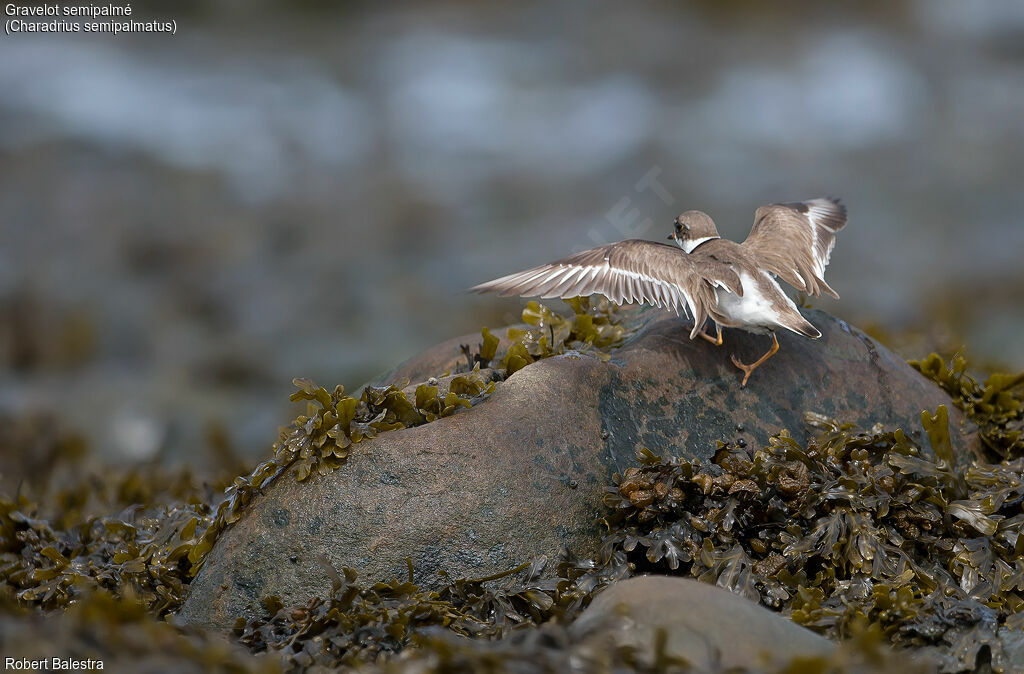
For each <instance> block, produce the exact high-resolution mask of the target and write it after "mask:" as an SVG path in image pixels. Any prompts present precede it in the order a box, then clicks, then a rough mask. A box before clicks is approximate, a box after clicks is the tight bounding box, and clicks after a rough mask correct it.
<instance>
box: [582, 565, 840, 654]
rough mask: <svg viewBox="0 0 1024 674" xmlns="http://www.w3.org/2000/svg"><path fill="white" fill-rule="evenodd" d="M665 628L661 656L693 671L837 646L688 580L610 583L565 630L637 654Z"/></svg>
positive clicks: (718, 590) (728, 594) (826, 651)
mask: <svg viewBox="0 0 1024 674" xmlns="http://www.w3.org/2000/svg"><path fill="white" fill-rule="evenodd" d="M659 629H663V630H664V631H665V637H666V642H665V654H666V655H668V656H670V657H673V658H680V659H683V660H685V661H687V662H689V663H691V664H692V665H693V666H694V668H695V669H696V670H697V671H716V668H717V667H720V668H721V669H723V670H728V669H729V668H731V667H737V668H740V667H751V666H753V665H754V664H756V663H758V662H764V663H769V662H771V663H776V664H781V663H786V662H789V661H791V660H792V659H793V658H828V657H829V656H831V655H832V654H833V653H834V652H835V650H836V644H834V643H833V642H831V641H829V640H828V639H826V638H824V637H822V636H819V635H817V634H815V633H814V632H812V631H810V630H809V629H807V628H805V627H801V626H800V625H797V624H796V623H794V622H793V621H791V620H789V619H788V618H784V617H782V616H781V615H779V614H778V613H775V612H773V611H770V610H768V609H766V608H764V607H763V606H760V605H758V604H757V603H756V602H752V601H750V600H748V599H744V598H743V597H740V596H739V595H736V594H733V593H732V592H730V591H728V590H724V589H722V588H720V587H715V586H714V585H710V584H708V583H702V582H700V581H697V580H692V579H689V578H672V577H669V576H641V577H638V578H630V579H628V580H623V581H619V582H617V583H613V584H612V585H611V586H610V587H608V588H607V589H606V590H604V591H603V592H601V594H599V595H598V596H597V598H596V599H594V602H593V603H592V604H591V605H590V607H588V608H587V610H586V611H585V612H584V613H583V614H582V615H581V616H580V617H579V618H578V619H577V620H576V622H575V623H573V625H572V626H571V627H570V632H571V633H572V634H573V635H574V636H576V637H577V638H582V639H583V640H585V641H593V642H595V643H602V642H607V641H611V640H618V641H619V643H629V644H632V645H634V646H635V647H636V648H637V649H638V650H639V651H641V652H643V651H644V650H645V649H649V648H650V646H651V644H653V643H655V640H656V636H655V633H656V631H657V630H659Z"/></svg>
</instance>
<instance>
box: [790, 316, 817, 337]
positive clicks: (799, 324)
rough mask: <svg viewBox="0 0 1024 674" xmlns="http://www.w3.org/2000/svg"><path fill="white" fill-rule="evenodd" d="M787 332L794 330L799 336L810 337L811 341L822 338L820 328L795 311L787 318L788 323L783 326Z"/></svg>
mask: <svg viewBox="0 0 1024 674" xmlns="http://www.w3.org/2000/svg"><path fill="white" fill-rule="evenodd" d="M782 326H783V327H784V328H786V329H787V330H792V331H793V332H795V333H797V334H798V335H803V336H804V337H810V338H811V339H817V338H818V337H821V331H820V330H818V328H816V327H814V326H813V325H811V323H810V322H809V321H808V320H807V319H806V318H804V317H803V316H801V315H800V312H798V311H794V312H792V315H791V316H786V321H785V322H784V323H783V324H782Z"/></svg>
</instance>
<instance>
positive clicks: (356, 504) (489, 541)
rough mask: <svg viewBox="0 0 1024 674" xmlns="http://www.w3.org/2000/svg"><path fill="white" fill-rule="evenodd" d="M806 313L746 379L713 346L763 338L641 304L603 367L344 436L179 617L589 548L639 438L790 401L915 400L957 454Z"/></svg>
mask: <svg viewBox="0 0 1024 674" xmlns="http://www.w3.org/2000/svg"><path fill="white" fill-rule="evenodd" d="M806 315H807V318H808V319H809V320H810V321H811V322H813V323H814V324H815V325H816V326H817V327H818V328H819V329H820V330H821V332H822V337H821V339H819V340H817V341H811V340H808V339H804V338H802V337H798V336H795V335H790V334H782V335H779V342H780V344H781V350H780V352H779V353H778V354H777V355H776V356H775V357H774V358H772V359H771V360H769V361H768V362H767V363H766V364H765V365H764V366H762V367H761V368H760V369H759V370H757V371H756V372H755V373H754V374H753V376H752V377H751V379H750V382H749V383H748V384H747V386H746V388H740V385H739V384H740V379H741V376H742V373H741V372H739V371H738V370H737V369H736V368H734V367H733V365H732V364H731V363H730V361H729V356H730V354H731V353H735V354H737V356H739V357H740V358H741V359H743V360H745V361H748V362H749V361H752V360H753V359H755V358H756V357H757V356H759V355H760V354H761V353H762V352H763V351H764V350H765V349H766V348H767V347H768V345H769V340H768V339H767V338H766V337H763V336H755V335H750V334H748V333H745V332H742V331H735V330H730V331H727V332H726V337H725V338H726V342H725V345H724V346H723V347H715V346H713V345H711V344H709V343H707V342H705V341H703V340H695V341H690V340H689V339H688V337H687V335H688V332H689V326H688V325H687V324H686V323H685V322H684V321H683V320H681V319H678V318H675V317H670V316H665V315H659V314H656V313H652V312H645V313H643V314H640V315H638V316H634V317H633V318H632V319H631V320H633V321H635V322H636V324H637V325H638V326H639V327H638V329H637V332H636V333H635V334H634V335H633V336H632V337H631V338H630V339H629V340H628V341H627V342H626V343H625V344H624V345H622V346H621V347H620V348H618V349H615V350H613V351H612V358H611V359H610V360H608V361H607V362H605V361H602V360H600V359H598V358H596V357H591V356H586V355H584V356H580V355H564V356H557V357H552V358H548V359H544V360H541V361H538V362H536V363H533V364H531V365H528V366H527V367H525V368H523V369H522V370H520V371H518V372H516V373H515V374H514V375H512V376H511V377H509V378H508V379H507V380H505V381H503V382H500V383H498V384H497V389H496V391H495V392H494V394H493V395H491V396H490V397H489V398H488V399H486V400H484V401H483V402H481V403H479V404H478V405H476V406H475V407H473V408H472V409H467V410H464V411H462V412H460V413H459V414H456V415H454V416H451V417H446V418H442V419H439V420H437V421H435V422H432V423H429V424H426V425H424V426H420V427H416V428H408V429H405V430H400V431H390V432H385V433H381V434H380V435H379V436H377V437H376V438H375V439H373V440H368V441H364V442H362V443H359V444H358V445H355V446H354V447H353V452H352V454H351V456H350V458H349V461H348V463H347V464H346V465H344V466H342V467H341V468H340V469H339V470H337V471H335V472H334V473H332V474H329V475H326V476H317V475H314V476H312V477H310V479H308V480H306V481H304V482H298V481H296V480H295V479H294V477H293V476H292V475H290V474H285V475H283V476H282V477H281V478H280V479H278V480H277V481H275V482H274V483H272V484H271V485H269V486H268V487H267V488H266V490H265V492H264V493H263V494H262V496H260V497H258V498H256V499H254V501H253V502H252V503H251V504H250V505H249V507H248V508H247V510H246V512H245V513H244V515H243V517H242V519H241V520H240V521H238V522H237V523H236V524H235V525H234V526H233V527H232V528H230V529H229V530H227V531H226V532H225V533H224V534H223V535H222V537H221V538H220V540H219V541H218V542H217V544H216V545H215V546H214V549H213V551H212V552H211V553H210V556H209V558H208V559H207V562H206V565H205V566H204V568H203V569H202V571H201V572H200V573H199V575H198V576H197V577H196V579H195V582H194V583H193V584H192V587H191V591H190V596H189V598H188V600H187V601H186V603H185V605H184V607H183V608H182V611H181V617H182V618H184V619H185V620H186V621H188V622H192V623H198V624H213V625H219V626H224V627H226V626H230V625H231V624H232V623H233V622H234V620H235V619H236V618H237V617H239V616H247V617H248V616H253V615H255V614H257V613H258V612H259V611H260V610H261V609H260V601H261V599H262V598H263V597H265V596H267V595H271V594H274V595H278V596H280V597H281V598H282V599H283V600H284V602H285V603H286V604H293V603H302V602H305V601H307V600H308V599H310V598H311V597H313V596H316V595H321V596H323V595H326V593H327V591H328V589H329V588H330V579H329V578H328V575H327V573H326V572H325V570H324V568H323V565H322V563H321V561H320V560H321V559H322V558H323V557H326V558H327V559H329V560H330V562H331V563H332V564H333V565H334V566H335V567H337V568H341V567H343V566H348V567H352V568H354V569H356V570H357V571H358V572H359V575H360V578H361V579H362V580H363V581H367V582H374V581H377V580H382V579H387V578H393V577H404V576H405V574H406V573H407V571H406V562H405V560H406V558H407V557H411V558H412V561H413V564H414V565H415V570H416V581H417V582H419V583H421V584H423V585H426V586H437V585H440V584H442V583H443V582H444V580H445V577H444V576H442V575H441V574H440V573H439V572H441V571H443V572H446V573H447V574H448V577H449V578H457V577H465V576H469V577H478V576H485V575H489V574H491V573H495V572H498V571H502V570H505V569H508V568H510V567H512V566H514V565H516V564H519V563H521V562H524V561H529V560H530V559H532V558H533V557H535V556H536V555H539V554H545V555H548V556H549V557H550V558H553V557H555V556H556V555H557V554H558V552H559V550H560V549H561V548H562V547H563V546H567V547H568V548H570V549H572V550H573V552H575V553H576V554H580V555H589V554H591V553H592V552H593V550H594V548H595V546H596V544H597V542H598V541H599V540H600V537H601V534H602V532H601V531H600V529H599V528H598V526H597V525H596V522H597V519H598V516H599V513H600V512H601V511H602V505H601V497H602V494H603V492H604V489H605V487H606V486H607V485H609V484H610V483H611V477H612V474H613V473H614V472H622V471H623V470H625V469H626V468H627V467H629V466H631V465H633V464H634V463H635V458H634V454H635V452H636V450H637V449H638V448H639V447H644V446H646V447H649V448H651V449H652V450H653V451H655V452H656V453H669V454H674V455H677V456H686V457H691V458H701V459H708V458H709V457H711V456H712V455H713V453H714V450H715V441H716V440H740V439H742V440H744V441H745V442H747V443H752V444H755V445H756V444H760V443H765V442H766V441H767V439H768V437H769V436H770V435H772V434H774V433H778V432H779V431H780V430H782V429H789V431H790V432H791V433H792V434H793V436H794V437H795V438H796V439H797V440H799V441H803V440H805V439H806V435H807V431H806V429H805V427H804V424H803V415H804V413H805V412H806V411H815V412H819V413H822V414H825V415H829V416H835V417H837V418H839V419H842V420H848V421H853V422H856V423H859V424H862V425H870V424H874V423H875V422H882V423H883V424H886V425H888V426H899V427H902V428H903V429H905V430H906V431H907V432H908V433H909V434H910V435H911V436H912V437H916V438H922V439H923V433H922V430H921V422H920V418H921V411H922V410H925V409H927V410H935V408H936V407H938V406H939V405H943V404H944V405H947V406H948V407H949V409H950V420H951V425H953V427H954V428H953V429H952V432H951V436H952V439H953V445H954V450H955V451H957V452H958V453H959V454H960V455H961V456H966V455H967V453H968V451H969V447H970V446H971V443H972V436H971V435H970V434H969V433H968V430H969V429H966V428H965V427H964V423H963V418H962V416H961V415H960V414H959V413H958V412H957V410H955V409H954V408H953V406H952V404H951V401H950V399H949V398H948V397H947V396H946V394H945V393H944V392H942V391H941V390H940V389H939V388H938V387H936V386H935V385H934V384H933V383H932V382H930V381H928V380H926V379H925V378H924V377H922V376H921V375H920V374H919V373H917V372H916V371H915V370H913V369H912V368H910V367H909V366H908V365H907V364H906V363H905V362H904V361H903V360H902V359H901V358H900V357H899V356H897V355H895V354H893V353H892V352H890V351H889V350H888V349H886V348H885V347H883V346H881V345H880V344H878V343H877V342H875V341H874V340H873V339H871V338H870V337H868V336H867V335H865V334H864V333H863V332H861V331H859V330H857V329H855V328H852V327H850V326H849V325H847V324H846V323H845V322H843V321H841V320H838V319H835V318H833V317H831V316H829V315H827V314H824V313H822V312H818V311H808V312H806ZM652 316H654V318H651V317H652ZM644 320H646V321H647V322H646V323H645V324H642V323H643V321H644ZM641 324H642V325H641ZM495 332H496V334H503V333H504V331H500V333H499V331H495ZM479 341H480V338H479V336H477V335H472V336H466V337H461V338H458V339H455V340H451V341H450V342H446V343H445V344H443V345H441V346H439V347H436V348H434V349H430V350H428V351H426V352H425V353H424V354H422V355H421V356H419V357H417V358H414V359H412V360H411V361H410V362H407V363H405V364H403V365H402V366H400V367H398V368H396V370H394V371H393V372H392V373H390V374H391V376H392V377H394V378H396V379H399V380H404V379H408V380H411V381H413V382H415V381H418V380H424V379H426V378H427V377H428V376H430V375H435V374H441V373H442V372H443V371H445V370H450V369H452V368H454V366H455V365H456V364H457V363H459V362H460V361H462V360H463V359H464V357H463V355H462V354H461V352H460V350H459V348H458V345H459V344H460V343H469V344H475V343H477V342H479ZM925 443H926V441H925Z"/></svg>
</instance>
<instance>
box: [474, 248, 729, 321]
mask: <svg viewBox="0 0 1024 674" xmlns="http://www.w3.org/2000/svg"><path fill="white" fill-rule="evenodd" d="M716 287H723V288H725V289H727V290H729V291H730V292H733V293H736V294H738V295H742V294H743V288H742V286H741V285H740V279H739V277H738V276H737V275H736V272H734V271H733V270H732V269H731V268H730V267H729V266H728V265H725V264H721V263H718V262H715V261H706V262H702V263H701V264H697V263H696V262H695V260H694V258H691V257H690V256H689V255H687V254H686V253H685V252H684V251H683V250H681V249H679V248H678V247H676V246H670V245H667V244H663V243H656V242H654V241H643V240H640V239H630V240H628V241H620V242H619V243H613V244H609V245H606V246H600V247H598V248H591V249H589V250H585V251H582V252H580V253H576V254H575V255H570V256H569V257H566V258H563V259H561V260H557V261H555V262H551V263H549V264H543V265H540V266H539V267H534V268H532V269H527V270H526V271H521V272H519V273H516V274H509V275H508V276H503V277H501V278H499V279H495V280H493V281H488V282H487V283H481V284H480V285H478V286H473V287H472V288H470V291H471V292H478V293H484V292H497V293H499V294H501V295H506V296H507V295H522V296H524V297H541V298H551V297H562V298H568V297H577V296H580V295H592V294H595V293H600V294H602V295H604V296H605V297H607V298H608V299H610V300H611V301H612V302H615V303H616V304H623V303H627V302H643V303H645V304H652V305H654V306H657V307H663V308H666V309H669V310H671V311H675V312H676V314H678V313H679V312H680V310H682V311H683V312H684V313H686V314H687V315H692V316H693V317H694V327H693V332H692V333H691V335H690V338H691V339H692V338H693V337H694V336H696V334H697V331H698V330H699V329H700V328H701V326H703V325H704V321H705V319H706V318H707V315H708V307H713V306H714V305H715V301H716V300H715V288H716Z"/></svg>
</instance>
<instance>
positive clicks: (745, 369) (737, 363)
mask: <svg viewBox="0 0 1024 674" xmlns="http://www.w3.org/2000/svg"><path fill="white" fill-rule="evenodd" d="M730 358H732V364H733V365H735V366H736V367H738V368H739V369H741V370H743V372H744V374H743V381H742V382H740V388H743V387H744V386H746V385H747V380H748V379H750V373H751V372H753V371H754V370H756V369H757V366H758V365H760V364H761V363H760V362H757V363H754V364H753V365H747V364H746V363H742V362H740V359H739V358H737V357H736V356H730Z"/></svg>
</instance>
